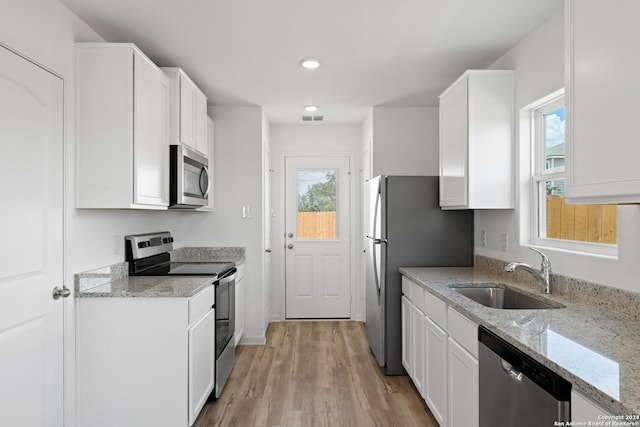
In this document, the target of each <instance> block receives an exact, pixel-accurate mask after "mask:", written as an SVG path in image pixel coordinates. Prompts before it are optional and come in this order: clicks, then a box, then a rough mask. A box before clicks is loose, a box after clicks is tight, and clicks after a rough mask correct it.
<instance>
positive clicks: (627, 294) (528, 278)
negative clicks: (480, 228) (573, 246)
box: [474, 255, 640, 320]
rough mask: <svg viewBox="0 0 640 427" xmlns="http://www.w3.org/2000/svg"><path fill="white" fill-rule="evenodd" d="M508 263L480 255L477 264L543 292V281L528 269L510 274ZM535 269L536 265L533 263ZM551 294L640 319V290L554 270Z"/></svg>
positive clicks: (482, 268) (476, 258)
mask: <svg viewBox="0 0 640 427" xmlns="http://www.w3.org/2000/svg"><path fill="white" fill-rule="evenodd" d="M507 264H508V262H505V261H501V260H497V259H494V258H488V257H485V256H482V255H476V257H475V263H474V266H475V268H476V269H479V270H483V271H486V272H488V273H491V274H494V275H496V276H498V277H500V278H504V279H505V280H513V279H514V274H515V279H516V281H517V282H518V283H522V284H523V285H524V286H526V287H528V288H531V290H532V291H534V292H539V291H540V283H539V282H538V281H537V280H536V279H535V278H534V277H533V276H532V275H531V274H530V273H527V272H526V271H517V272H515V273H507V272H506V271H504V267H505V266H506V265H507ZM533 267H534V268H535V267H536V266H533ZM551 293H552V294H555V295H561V296H563V297H565V298H568V299H570V300H571V301H572V302H577V303H580V302H583V303H587V304H592V305H595V306H597V307H598V308H601V309H603V310H606V311H610V312H612V313H618V314H620V315H623V316H627V317H629V318H631V319H634V320H638V319H640V311H639V310H638V307H640V293H636V292H631V291H626V290H623V289H619V288H614V287H610V286H606V285H602V284H599V283H594V282H589V281H586V280H581V279H575V278H573V277H567V276H561V275H559V274H555V273H551Z"/></svg>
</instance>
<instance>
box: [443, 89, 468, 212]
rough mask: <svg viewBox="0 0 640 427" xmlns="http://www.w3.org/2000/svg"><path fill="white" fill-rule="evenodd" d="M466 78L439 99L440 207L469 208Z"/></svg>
mask: <svg viewBox="0 0 640 427" xmlns="http://www.w3.org/2000/svg"><path fill="white" fill-rule="evenodd" d="M468 86H469V82H468V79H467V78H464V79H462V80H460V81H459V82H458V83H457V84H456V85H455V86H454V87H452V88H451V89H449V91H448V92H446V93H445V94H444V95H442V97H441V98H440V206H443V207H446V206H464V205H467V200H468V199H467V155H468V153H467V143H468V139H467V138H468V110H467V100H468Z"/></svg>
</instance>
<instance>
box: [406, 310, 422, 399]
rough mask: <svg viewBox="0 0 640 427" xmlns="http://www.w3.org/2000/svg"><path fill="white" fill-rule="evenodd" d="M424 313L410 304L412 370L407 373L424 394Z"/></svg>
mask: <svg viewBox="0 0 640 427" xmlns="http://www.w3.org/2000/svg"><path fill="white" fill-rule="evenodd" d="M423 324H424V313H423V312H421V311H420V310H419V309H418V307H417V306H415V305H412V306H411V364H412V365H411V368H412V371H411V373H410V374H409V375H410V376H411V379H412V380H413V384H415V386H416V389H418V391H419V392H420V394H421V395H422V396H424V392H423V379H424V374H423V369H424V363H423V350H424V345H423V342H424V333H423Z"/></svg>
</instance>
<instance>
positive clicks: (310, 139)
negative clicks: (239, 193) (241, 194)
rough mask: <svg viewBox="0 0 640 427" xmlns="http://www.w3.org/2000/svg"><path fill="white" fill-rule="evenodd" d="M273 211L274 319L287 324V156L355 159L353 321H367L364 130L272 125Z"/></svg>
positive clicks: (353, 176)
mask: <svg viewBox="0 0 640 427" xmlns="http://www.w3.org/2000/svg"><path fill="white" fill-rule="evenodd" d="M270 140H271V153H272V168H273V169H274V172H273V176H272V178H273V180H272V207H273V209H274V214H275V216H274V217H273V245H272V246H273V275H272V278H273V283H272V295H273V301H272V304H273V305H272V319H273V320H283V319H284V316H285V313H284V277H285V276H284V237H283V236H284V156H285V154H295V155H323V154H336V153H340V154H346V155H348V156H350V157H351V159H352V163H351V173H352V175H351V176H352V179H351V218H352V221H351V233H352V235H353V236H354V238H353V239H352V244H351V283H352V294H351V295H352V298H351V318H352V319H354V320H362V319H363V318H364V317H363V316H364V314H363V313H364V311H363V310H364V300H363V298H364V292H363V291H364V289H362V287H361V286H356V283H361V282H362V280H361V278H360V276H359V275H360V268H359V267H358V265H359V264H358V263H359V261H358V260H359V257H358V256H357V253H358V251H359V247H360V245H359V243H358V239H357V236H358V235H359V232H358V230H360V216H361V215H360V189H359V186H358V185H357V182H358V179H357V177H358V175H359V172H358V171H359V170H360V148H361V147H360V146H361V140H362V136H361V127H360V126H358V125H343V126H331V125H313V124H310V125H272V126H271V138H270Z"/></svg>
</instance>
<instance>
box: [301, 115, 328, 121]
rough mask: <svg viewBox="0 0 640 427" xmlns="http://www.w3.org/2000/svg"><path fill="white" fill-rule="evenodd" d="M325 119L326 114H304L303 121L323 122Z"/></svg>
mask: <svg viewBox="0 0 640 427" xmlns="http://www.w3.org/2000/svg"><path fill="white" fill-rule="evenodd" d="M323 120H324V116H302V121H303V122H321V121H323Z"/></svg>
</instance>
